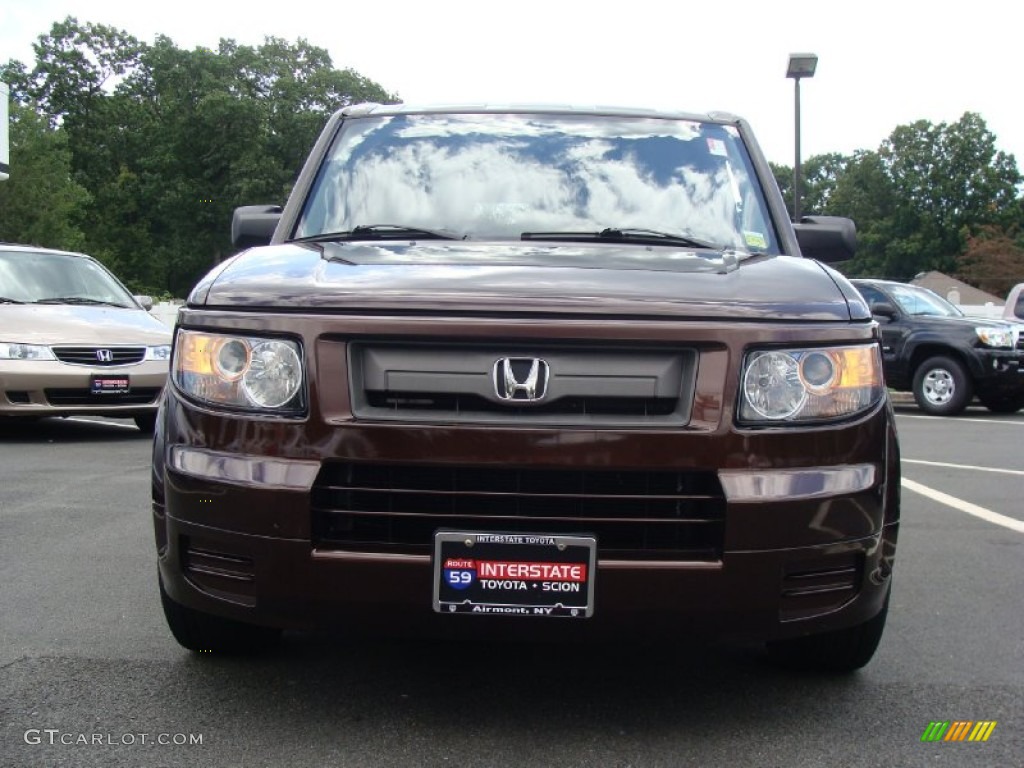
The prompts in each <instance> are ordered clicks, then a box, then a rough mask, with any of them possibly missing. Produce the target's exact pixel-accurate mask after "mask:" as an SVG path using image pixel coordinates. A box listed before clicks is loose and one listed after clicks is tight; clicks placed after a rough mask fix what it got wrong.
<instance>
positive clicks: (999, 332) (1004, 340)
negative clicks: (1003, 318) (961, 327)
mask: <svg viewBox="0 0 1024 768" xmlns="http://www.w3.org/2000/svg"><path fill="white" fill-rule="evenodd" d="M974 332H975V333H976V334H978V339H980V340H981V343H982V344H984V345H985V346H986V347H1004V348H1007V349H1013V345H1014V338H1013V329H1012V328H1006V327H1003V328H975V329H974Z"/></svg>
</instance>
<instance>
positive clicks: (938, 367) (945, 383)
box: [914, 355, 974, 416]
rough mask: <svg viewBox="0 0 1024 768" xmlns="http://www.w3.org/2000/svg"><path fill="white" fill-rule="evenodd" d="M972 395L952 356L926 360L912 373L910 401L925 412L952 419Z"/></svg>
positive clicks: (970, 383)
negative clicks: (912, 396) (912, 390)
mask: <svg viewBox="0 0 1024 768" xmlns="http://www.w3.org/2000/svg"><path fill="white" fill-rule="evenodd" d="M973 396H974V382H972V381H971V377H970V376H968V375H967V371H965V370H964V367H963V365H961V363H960V362H959V361H958V360H955V359H954V358H952V357H946V356H944V355H943V356H939V357H930V358H928V359H927V360H925V361H924V362H923V363H922V364H921V365H919V366H918V367H917V370H916V371H915V372H914V400H915V401H917V405H918V407H919V408H920V409H921V410H922V411H924V412H925V413H930V414H932V415H933V416H956V415H957V414H958V413H962V412H963V410H964V409H965V408H966V407H967V406H968V404H969V403H970V402H971V398H972V397H973Z"/></svg>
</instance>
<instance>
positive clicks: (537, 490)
mask: <svg viewBox="0 0 1024 768" xmlns="http://www.w3.org/2000/svg"><path fill="white" fill-rule="evenodd" d="M724 511H725V498H724V495H723V493H722V489H721V486H720V485H719V483H718V478H717V476H716V475H715V473H713V472H643V471H640V472H636V471H616V470H585V471H584V470H552V469H532V468H529V469H515V468H506V467H455V468H452V467H434V466H422V465H409V466H402V465H398V466H395V465H376V464H328V465H325V466H324V468H323V469H322V470H321V472H320V475H319V477H318V478H317V481H316V483H315V485H314V487H313V509H312V514H313V535H314V542H315V545H316V546H318V547H324V548H335V549H345V550H353V551H363V552H396V553H410V554H412V553H415V554H429V553H430V551H431V543H432V536H433V533H434V531H436V530H437V529H438V528H456V529H462V530H467V531H483V532H488V531H507V532H534V533H565V534H572V533H592V534H595V535H596V537H597V543H598V553H599V555H600V556H601V557H605V558H615V559H626V560H676V559H678V560H701V559H707V560H712V559H717V558H719V557H720V556H721V551H722V537H723V526H724Z"/></svg>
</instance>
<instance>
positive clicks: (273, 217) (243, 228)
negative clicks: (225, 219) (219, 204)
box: [231, 205, 282, 250]
mask: <svg viewBox="0 0 1024 768" xmlns="http://www.w3.org/2000/svg"><path fill="white" fill-rule="evenodd" d="M281 211H282V208H281V206H280V205H243V206H241V207H239V208H235V213H234V215H233V216H232V217H231V243H232V244H233V245H234V246H235V248H237V249H238V250H243V249H245V248H252V247H253V246H257V245H267V244H268V243H269V242H270V238H272V237H273V236H274V230H275V229H277V223H278V222H279V221H280V220H281Z"/></svg>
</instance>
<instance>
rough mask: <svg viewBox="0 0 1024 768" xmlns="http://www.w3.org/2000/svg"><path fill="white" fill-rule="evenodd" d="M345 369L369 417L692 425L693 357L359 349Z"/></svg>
mask: <svg viewBox="0 0 1024 768" xmlns="http://www.w3.org/2000/svg"><path fill="white" fill-rule="evenodd" d="M531 368H535V371H534V374H533V375H534V379H533V381H532V384H530V385H529V386H527V384H526V382H527V381H528V380H529V378H530V373H529V371H530V369H531ZM349 369H350V371H351V377H352V409H353V413H354V414H355V415H356V417H357V418H359V419H363V420H374V421H402V422H407V423H408V422H419V423H424V422H435V423H436V422H445V423H452V422H455V423H469V424H483V423H490V424H516V425H524V424H525V425H545V426H555V425H559V426H600V427H657V426H671V427H678V426H682V425H685V424H686V423H687V421H688V420H689V416H690V406H691V401H692V398H693V394H692V393H693V384H694V380H695V379H696V374H697V352H696V350H694V349H687V348H684V349H664V348H654V349H643V348H639V349H635V348H634V349H623V348H620V347H613V348H604V347H596V348H593V347H576V346H557V345H551V344H550V343H544V344H531V345H525V344H524V343H523V342H518V343H515V344H508V343H497V342H496V343H493V344H487V345H479V344H451V343H444V342H439V343H436V344H434V343H429V342H427V343H415V344H411V343H397V342H393V343H389V342H372V343H370V342H355V343H352V344H351V345H350V351H349Z"/></svg>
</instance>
